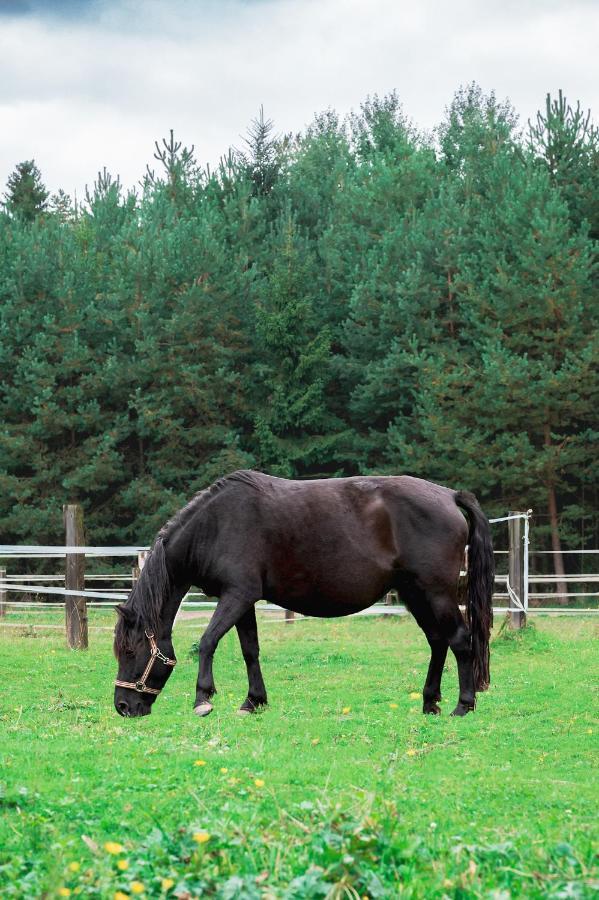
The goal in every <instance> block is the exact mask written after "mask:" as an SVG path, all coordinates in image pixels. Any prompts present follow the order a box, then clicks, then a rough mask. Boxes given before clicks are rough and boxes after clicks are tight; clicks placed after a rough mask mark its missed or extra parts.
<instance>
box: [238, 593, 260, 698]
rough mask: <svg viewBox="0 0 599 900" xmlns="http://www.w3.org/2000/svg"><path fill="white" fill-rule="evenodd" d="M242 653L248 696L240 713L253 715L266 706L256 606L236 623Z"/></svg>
mask: <svg viewBox="0 0 599 900" xmlns="http://www.w3.org/2000/svg"><path fill="white" fill-rule="evenodd" d="M235 627H236V628H237V634H238V636H239V643H240V644H241V652H242V653H243V658H244V660H245V664H246V667H247V672H248V683H249V689H248V695H247V697H246V699H245V700H244V701H243V703H242V704H241V706H240V708H239V712H240V713H253V712H254V711H255V710H256V709H257V708H258V707H259V706H264V705H265V704H266V687H265V686H264V679H263V678H262V671H261V669H260V658H259V657H260V645H259V643H258V625H257V623H256V609H255V607H254V606H252V607H251V609H248V611H247V612H246V613H245V615H244V616H243V617H242V618H241V619H240V620H239V622H237V623H236V626H235Z"/></svg>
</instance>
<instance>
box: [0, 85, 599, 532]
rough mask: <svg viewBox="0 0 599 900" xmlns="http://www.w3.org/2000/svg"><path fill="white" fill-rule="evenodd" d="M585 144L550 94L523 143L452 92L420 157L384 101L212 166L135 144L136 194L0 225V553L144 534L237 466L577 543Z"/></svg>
mask: <svg viewBox="0 0 599 900" xmlns="http://www.w3.org/2000/svg"><path fill="white" fill-rule="evenodd" d="M598 163H599V135H598V131H597V129H596V128H595V127H594V126H593V124H592V122H591V121H590V118H589V117H588V116H587V115H585V114H584V113H583V112H582V110H581V108H580V106H577V107H576V108H572V107H570V106H569V105H568V103H567V102H566V101H565V99H564V98H563V97H562V96H561V95H560V96H559V97H558V98H556V99H551V98H548V99H547V105H546V108H545V109H544V110H543V111H542V112H541V113H539V115H538V117H537V119H536V120H535V121H534V122H531V123H529V124H528V127H526V128H524V129H523V130H522V131H519V130H518V126H517V122H516V119H515V116H514V114H513V111H512V109H511V108H510V107H509V105H506V104H501V103H499V102H497V100H496V99H495V97H494V96H493V95H491V96H485V95H483V94H482V92H481V91H480V89H478V88H477V87H476V86H471V87H469V88H468V89H464V90H461V91H459V92H458V93H457V94H456V96H455V98H454V100H453V102H452V104H451V106H450V108H449V109H448V110H447V114H446V117H445V120H444V121H443V122H442V123H441V125H440V126H439V128H438V130H437V132H436V133H435V135H434V137H426V136H423V135H422V134H420V133H419V132H418V131H417V130H416V128H415V127H414V126H413V125H412V124H411V123H410V122H409V121H408V120H407V119H406V117H405V115H404V114H403V112H402V109H401V106H400V104H399V102H398V99H397V97H396V96H395V95H390V96H388V97H385V98H384V99H379V98H376V97H375V98H374V99H370V100H368V101H366V102H365V103H364V105H363V106H362V108H361V111H360V112H359V114H355V115H352V116H350V117H349V118H347V119H346V120H343V121H341V120H340V119H339V117H338V116H337V115H336V114H335V113H334V112H327V113H325V114H323V115H321V116H318V117H317V118H316V119H315V121H314V122H313V124H312V125H311V126H310V127H309V128H308V129H307V130H306V132H305V133H304V134H301V135H299V136H296V137H292V136H287V137H285V138H278V137H276V135H275V134H274V131H273V126H272V123H270V122H269V121H268V120H265V119H264V118H263V116H262V115H260V117H259V118H258V119H257V120H256V121H255V122H254V123H253V124H252V126H251V129H250V131H249V133H248V135H247V140H246V142H245V145H244V147H243V149H242V150H237V151H234V150H231V151H230V152H229V153H228V155H227V156H226V157H224V158H223V159H222V161H221V164H220V165H219V166H218V168H217V169H216V170H215V171H210V170H209V169H206V168H201V167H199V166H198V164H197V163H196V160H195V156H194V153H193V148H191V149H186V148H184V147H181V146H180V144H178V143H177V142H176V141H175V140H174V138H173V135H172V134H171V136H170V139H169V140H164V141H162V142H161V143H157V145H156V153H155V160H154V163H153V165H154V168H153V169H150V168H148V171H147V174H146V177H145V178H144V181H143V184H142V185H140V187H139V189H138V190H137V191H136V192H125V191H124V190H123V189H122V187H121V185H120V184H119V181H118V179H114V178H112V177H111V176H110V174H109V173H107V172H105V171H104V172H103V173H101V174H100V175H99V176H98V178H97V180H96V182H95V183H94V187H93V189H90V190H89V191H88V194H87V198H86V201H85V202H84V203H82V204H79V205H75V204H73V202H72V201H71V199H70V198H69V197H68V196H66V195H65V194H64V193H62V192H61V193H60V194H59V195H56V196H54V197H52V198H49V197H48V193H47V191H46V190H45V188H44V185H43V180H42V177H41V175H40V173H39V172H38V171H37V169H36V167H35V165H34V163H33V162H25V163H23V164H21V165H20V166H19V167H18V168H17V170H16V171H15V172H14V173H13V175H12V176H11V178H10V179H9V182H8V185H7V189H6V194H5V198H4V199H5V203H4V207H3V212H2V213H0V380H1V398H0V403H1V406H0V418H1V425H0V517H1V521H2V538H1V539H2V541H3V542H25V543H44V542H47V541H48V542H52V541H58V542H60V541H61V540H62V534H61V515H60V510H61V506H62V504H63V503H64V502H66V501H69V502H75V501H76V502H80V503H82V504H83V506H84V508H85V515H86V524H87V529H88V534H89V536H90V539H92V540H93V542H94V543H98V544H101V543H109V542H115V543H122V542H139V541H147V540H149V539H150V538H151V537H152V535H153V534H154V533H155V531H156V529H157V528H158V526H159V525H160V524H161V523H162V522H163V521H164V520H165V519H166V518H167V517H168V516H170V515H171V514H172V513H173V512H174V511H175V510H176V509H177V508H178V507H179V506H180V505H181V504H183V503H184V502H185V501H186V500H187V499H189V498H190V497H191V495H192V494H193V493H194V492H195V491H196V490H198V489H200V488H202V487H204V486H205V485H207V484H208V483H210V482H211V481H213V480H214V479H216V478H217V477H219V476H220V475H222V474H224V473H227V472H229V471H231V470H233V469H235V468H239V467H253V468H258V469H262V470H265V471H267V472H270V473H273V474H278V475H284V476H291V477H298V478H306V477H314V476H321V475H322V476H333V475H342V474H354V473H358V472H361V473H374V472H378V473H411V474H414V475H418V476H422V477H424V478H429V479H431V480H435V481H439V482H442V483H446V484H449V485H451V486H454V487H456V488H468V489H470V490H473V491H474V492H475V493H476V494H477V495H478V496H479V498H480V500H481V502H482V503H483V504H484V505H485V509H486V511H487V512H488V513H489V514H493V513H495V514H502V513H503V512H504V511H505V510H506V509H508V508H520V509H526V508H528V507H533V508H534V510H535V513H536V514H537V519H536V523H537V524H536V530H535V542H536V544H537V545H538V544H539V543H540V542H541V541H542V540H543V535H545V539H546V541H547V546H551V543H550V541H551V535H553V541H554V546H557V544H556V542H557V540H558V537H559V536H561V540H562V542H565V544H566V545H569V546H572V547H580V546H584V545H587V546H592V545H594V546H598V545H599V535H598V533H597V530H598V522H597V518H596V509H597V496H598V492H597V482H596V465H595V468H594V464H596V456H594V453H596V445H594V441H595V440H596V438H597V432H596V431H594V430H593V429H594V428H595V427H596V414H597V407H598V405H599V403H598V395H599V391H598V383H599V379H598V370H597V318H598V305H597V295H598V273H597V243H596V241H597V238H598V237H599V192H598V190H597V188H598V178H599V175H598V173H599V168H598Z"/></svg>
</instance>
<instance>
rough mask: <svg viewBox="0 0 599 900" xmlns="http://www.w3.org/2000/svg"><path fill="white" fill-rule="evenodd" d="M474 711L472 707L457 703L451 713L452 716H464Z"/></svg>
mask: <svg viewBox="0 0 599 900" xmlns="http://www.w3.org/2000/svg"><path fill="white" fill-rule="evenodd" d="M473 710H474V707H473V706H466V704H465V703H458V705H457V706H456V708H455V709H454V711H453V712H452V714H451V715H452V716H460V717H461V716H466V715H468V713H469V712H472V711H473Z"/></svg>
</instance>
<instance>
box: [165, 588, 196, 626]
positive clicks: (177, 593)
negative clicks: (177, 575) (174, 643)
mask: <svg viewBox="0 0 599 900" xmlns="http://www.w3.org/2000/svg"><path fill="white" fill-rule="evenodd" d="M189 587H190V585H188V584H186V585H177V586H176V587H175V588H174V590H173V591H172V592H171V593H170V594H169V596H168V597H167V599H166V600H165V602H164V606H163V607H162V613H161V616H160V618H161V621H162V625H163V628H164V634H165V635H170V634H171V632H172V630H173V625H174V622H175V618H176V616H177V613H178V612H179V607H180V606H181V601H182V600H183V597H184V596H185V594H186V593H187V591H188V590H189Z"/></svg>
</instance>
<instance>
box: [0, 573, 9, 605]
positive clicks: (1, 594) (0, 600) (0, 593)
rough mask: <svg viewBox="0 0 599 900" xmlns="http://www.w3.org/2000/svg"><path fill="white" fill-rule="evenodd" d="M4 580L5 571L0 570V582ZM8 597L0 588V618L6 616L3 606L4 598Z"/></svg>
mask: <svg viewBox="0 0 599 900" xmlns="http://www.w3.org/2000/svg"><path fill="white" fill-rule="evenodd" d="M5 578H6V569H0V581H4V579H5ZM7 596H8V593H7V591H6V590H5V589H4V588H3V587H0V616H5V615H6V607H5V606H4V604H5V603H6V598H7Z"/></svg>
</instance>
